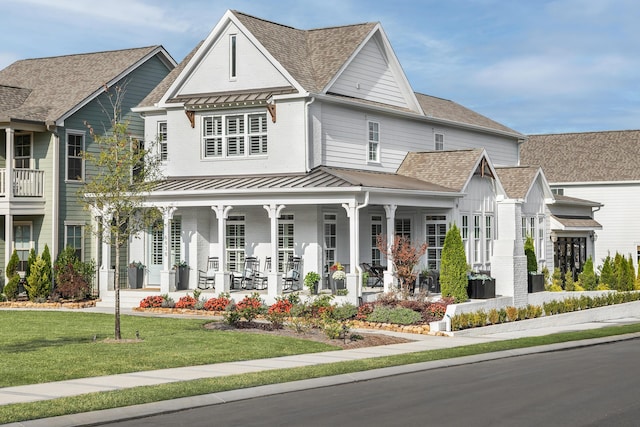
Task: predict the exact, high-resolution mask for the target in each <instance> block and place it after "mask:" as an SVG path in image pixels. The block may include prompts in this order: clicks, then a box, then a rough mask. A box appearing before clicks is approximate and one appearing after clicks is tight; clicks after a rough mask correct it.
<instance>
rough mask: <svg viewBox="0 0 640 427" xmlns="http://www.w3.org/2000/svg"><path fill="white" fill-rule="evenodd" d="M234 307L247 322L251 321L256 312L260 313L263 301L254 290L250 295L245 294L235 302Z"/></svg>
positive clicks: (256, 314)
mask: <svg viewBox="0 0 640 427" xmlns="http://www.w3.org/2000/svg"><path fill="white" fill-rule="evenodd" d="M236 309H237V310H238V313H239V314H240V315H241V316H242V317H244V318H245V319H246V320H247V322H251V321H253V319H255V318H256V317H257V316H258V314H261V313H262V312H263V311H264V309H263V301H262V298H260V294H258V293H257V292H254V293H253V294H251V295H247V296H246V297H244V298H243V299H242V301H240V302H238V303H237V304H236Z"/></svg>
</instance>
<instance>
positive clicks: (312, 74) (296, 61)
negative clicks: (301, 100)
mask: <svg viewBox="0 0 640 427" xmlns="http://www.w3.org/2000/svg"><path fill="white" fill-rule="evenodd" d="M232 13H233V14H234V15H235V16H236V17H237V18H238V20H239V21H240V22H241V23H242V25H244V26H245V27H247V29H248V30H249V31H251V33H252V34H253V35H254V36H255V37H256V39H257V40H258V41H259V42H260V43H261V44H262V45H263V46H264V47H265V48H266V49H267V50H268V51H269V53H271V54H272V55H273V57H274V58H275V59H276V60H277V61H278V62H279V63H280V64H282V66H283V67H284V68H285V69H286V70H287V71H288V72H289V73H290V74H291V75H292V76H293V78H294V79H296V81H297V82H298V83H300V85H302V87H304V88H305V89H306V90H307V91H309V92H316V93H319V92H321V91H322V90H323V89H324V87H325V86H326V85H327V84H328V83H329V81H330V80H331V79H332V78H333V77H334V76H335V75H336V73H337V72H338V70H339V69H340V67H342V66H343V65H344V63H345V62H346V61H347V59H349V57H350V56H351V55H352V54H353V53H354V51H355V50H356V49H357V48H358V46H360V44H361V43H362V42H363V41H364V39H365V37H366V36H367V35H368V34H369V33H371V31H372V30H373V29H374V27H375V26H376V25H377V24H376V23H365V24H357V25H346V26H342V27H330V28H319V29H315V30H298V29H295V28H292V27H288V26H286V25H281V24H277V23H274V22H270V21H266V20H264V19H260V18H256V17H254V16H250V15H247V14H244V13H241V12H238V11H232Z"/></svg>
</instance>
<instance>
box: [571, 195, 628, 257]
mask: <svg viewBox="0 0 640 427" xmlns="http://www.w3.org/2000/svg"><path fill="white" fill-rule="evenodd" d="M563 188H564V194H565V195H566V196H570V197H577V198H580V199H586V200H593V201H597V202H600V203H602V204H604V206H603V207H602V208H601V209H600V210H598V211H596V212H595V214H594V219H595V220H596V221H598V222H599V223H600V224H601V225H602V230H597V231H596V234H597V235H598V240H597V241H596V242H595V248H596V258H595V259H594V264H595V265H596V266H597V265H602V260H603V259H604V258H605V257H606V256H607V254H608V253H609V254H611V256H614V255H615V254H616V252H620V253H621V254H623V255H625V256H628V255H631V257H632V259H633V260H634V261H635V262H637V258H636V252H637V246H639V245H640V221H638V220H637V212H639V211H640V199H639V198H638V194H640V185H623V184H620V185H590V186H577V187H563Z"/></svg>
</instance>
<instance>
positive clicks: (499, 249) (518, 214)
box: [491, 199, 528, 307]
mask: <svg viewBox="0 0 640 427" xmlns="http://www.w3.org/2000/svg"><path fill="white" fill-rule="evenodd" d="M497 205H498V218H499V219H500V220H499V222H498V224H497V225H498V230H497V231H498V239H497V240H496V241H495V242H494V245H493V256H492V257H491V275H492V276H493V277H494V278H495V280H496V295H503V296H511V297H513V305H514V306H515V307H523V306H525V305H527V300H528V297H527V257H526V256H525V255H524V244H523V241H522V219H521V218H522V202H521V201H518V200H512V199H510V200H505V201H501V202H498V204H497Z"/></svg>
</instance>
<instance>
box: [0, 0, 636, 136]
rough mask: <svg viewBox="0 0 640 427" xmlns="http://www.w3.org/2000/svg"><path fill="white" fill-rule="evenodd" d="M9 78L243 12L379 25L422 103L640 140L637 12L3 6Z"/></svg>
mask: <svg viewBox="0 0 640 427" xmlns="http://www.w3.org/2000/svg"><path fill="white" fill-rule="evenodd" d="M0 5H1V6H2V10H3V19H2V21H3V23H2V31H1V33H0V68H4V67H6V66H7V65H9V64H10V63H12V62H13V61H16V60H18V59H25V58H37V57H44V56H57V55H66V54H74V53H84V52H92V51H102V50H113V49H123V48H130V47H141V46H149V45H156V44H161V45H163V46H164V47H165V48H166V49H167V50H168V51H169V53H170V54H171V55H172V56H173V57H174V58H175V59H176V61H180V60H182V58H183V57H184V56H185V55H186V54H187V53H188V52H189V51H190V50H191V49H192V48H193V47H194V46H195V45H196V44H197V43H198V42H199V41H200V40H202V39H204V38H205V37H206V36H207V34H208V33H209V31H211V29H212V28H213V27H214V26H215V24H216V23H217V22H218V20H219V19H220V18H221V17H222V15H223V14H224V12H225V11H226V10H227V9H235V10H239V11H241V12H245V13H248V14H251V15H254V16H257V17H260V18H264V19H268V20H271V21H274V22H278V23H281V24H285V25H289V26H293V27H296V28H299V29H311V28H318V27H326V26H338V25H347V24H355V23H361V22H381V23H382V26H383V28H384V30H385V32H386V34H387V36H388V37H389V39H390V41H391V45H392V46H393V48H394V50H395V53H396V55H397V56H398V57H399V59H400V63H401V64H402V66H403V68H404V71H405V73H406V74H407V77H408V79H409V82H410V83H411V85H412V86H413V89H414V90H415V91H416V92H421V93H426V94H428V95H433V96H438V97H442V98H446V99H450V100H453V101H455V102H458V103H460V104H462V105H464V106H466V107H468V108H471V109H473V110H475V111H477V112H479V113H481V114H484V115H486V116H488V117H490V118H492V119H494V120H496V121H498V122H500V123H503V124H505V125H507V126H509V127H511V128H513V129H515V130H518V131H520V132H522V133H526V134H533V133H560V132H584V131H598V130H619V129H640V123H639V120H640V91H639V90H638V88H639V87H640V72H639V71H640V55H638V52H639V47H640V25H638V21H639V20H640V2H638V1H637V0H556V1H544V0H535V1H534V0H447V1H443V0H422V1H420V0H414V1H409V0H395V1H389V0H321V1H318V0H308V1H301V0H277V1H265V0H253V1H251V0H228V1H217V0H181V1H175V0H100V1H97V0H0Z"/></svg>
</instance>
